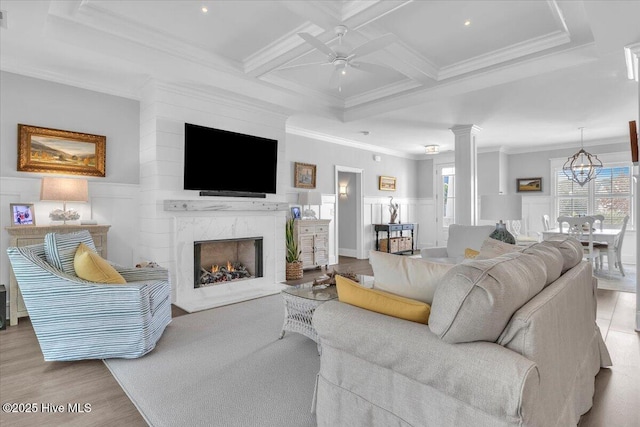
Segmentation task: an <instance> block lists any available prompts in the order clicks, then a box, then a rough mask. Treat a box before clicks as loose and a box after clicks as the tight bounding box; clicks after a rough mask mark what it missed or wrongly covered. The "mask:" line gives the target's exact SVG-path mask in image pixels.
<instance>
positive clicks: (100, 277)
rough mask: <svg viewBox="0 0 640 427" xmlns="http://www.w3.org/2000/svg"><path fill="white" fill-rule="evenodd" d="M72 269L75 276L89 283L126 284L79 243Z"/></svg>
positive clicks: (118, 275) (92, 252) (114, 270)
mask: <svg viewBox="0 0 640 427" xmlns="http://www.w3.org/2000/svg"><path fill="white" fill-rule="evenodd" d="M73 268H74V269H75V271H76V276H78V277H79V278H81V279H84V280H88V281H90V282H96V283H110V284H119V285H122V284H125V283H127V281H126V280H124V277H122V276H121V275H120V273H118V272H117V271H116V269H115V268H113V267H112V266H111V265H110V264H109V263H108V262H107V261H105V260H104V259H103V258H102V257H100V255H98V254H97V253H95V252H94V251H93V250H92V249H90V248H89V247H88V246H86V245H85V244H84V243H80V245H79V246H78V249H76V255H75V257H74V258H73Z"/></svg>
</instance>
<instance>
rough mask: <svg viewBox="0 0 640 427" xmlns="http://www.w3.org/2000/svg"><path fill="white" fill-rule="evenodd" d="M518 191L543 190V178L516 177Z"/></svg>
mask: <svg viewBox="0 0 640 427" xmlns="http://www.w3.org/2000/svg"><path fill="white" fill-rule="evenodd" d="M516 187H517V189H518V192H523V191H542V178H516Z"/></svg>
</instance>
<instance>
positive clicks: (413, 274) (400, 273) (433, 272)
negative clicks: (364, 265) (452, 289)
mask: <svg viewBox="0 0 640 427" xmlns="http://www.w3.org/2000/svg"><path fill="white" fill-rule="evenodd" d="M369 263H370V264H371V267H372V269H373V277H374V283H373V287H374V289H379V290H382V291H385V292H391V293H393V294H396V295H400V296H402V297H405V298H411V299H415V300H418V301H422V302H426V303H428V304H431V302H432V301H433V294H434V292H435V291H436V287H437V286H438V284H439V283H440V279H442V277H443V276H444V274H445V273H446V272H447V271H449V270H450V269H451V268H453V264H440V263H435V262H429V261H425V260H423V259H421V258H409V257H405V256H401V255H393V254H388V253H386V252H379V251H371V252H370V253H369Z"/></svg>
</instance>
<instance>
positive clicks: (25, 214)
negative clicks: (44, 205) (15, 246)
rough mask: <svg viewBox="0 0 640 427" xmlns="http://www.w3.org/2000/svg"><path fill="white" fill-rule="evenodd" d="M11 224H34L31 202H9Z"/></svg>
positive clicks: (34, 218) (34, 216)
mask: <svg viewBox="0 0 640 427" xmlns="http://www.w3.org/2000/svg"><path fill="white" fill-rule="evenodd" d="M9 208H10V209H11V225H19V226H24V225H36V213H35V212H34V207H33V203H10V204H9Z"/></svg>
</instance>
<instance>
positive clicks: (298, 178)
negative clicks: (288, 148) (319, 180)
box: [294, 162, 316, 188]
mask: <svg viewBox="0 0 640 427" xmlns="http://www.w3.org/2000/svg"><path fill="white" fill-rule="evenodd" d="M294 186H295V187H297V188H316V165H312V164H310V163H298V162H296V164H295V183H294Z"/></svg>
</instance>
